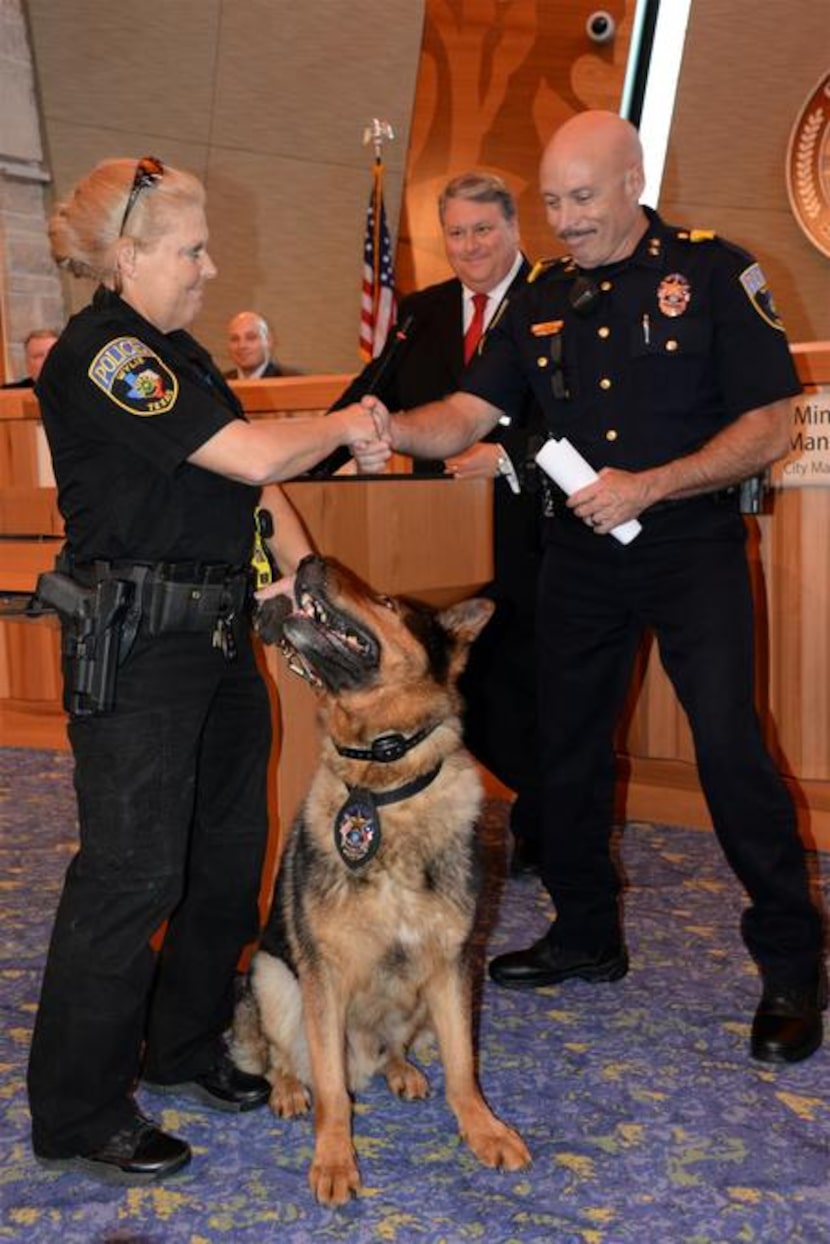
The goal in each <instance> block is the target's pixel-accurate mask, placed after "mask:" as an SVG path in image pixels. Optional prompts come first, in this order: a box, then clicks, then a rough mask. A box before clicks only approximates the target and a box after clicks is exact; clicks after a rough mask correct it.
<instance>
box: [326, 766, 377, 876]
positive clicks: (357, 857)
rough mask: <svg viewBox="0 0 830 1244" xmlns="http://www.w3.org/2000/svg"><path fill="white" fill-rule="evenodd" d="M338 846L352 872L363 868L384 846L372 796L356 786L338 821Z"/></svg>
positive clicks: (335, 842) (335, 829) (338, 816)
mask: <svg viewBox="0 0 830 1244" xmlns="http://www.w3.org/2000/svg"><path fill="white" fill-rule="evenodd" d="M334 845H335V846H336V847H337V850H338V853H339V855H340V858H341V859H342V860H343V863H344V864H348V866H349V868H362V866H363V865H364V864H368V862H369V860H370V859H371V858H372V857H373V856H374V855H375V854H376V853H377V849H378V847H379V846H380V819H379V817H378V811H377V805H376V804H375V800H374V798H373V796H372V792H371V791H369V790H366V789H365V788H364V787H362V786H355V787H354V788H353V789H352V790H351V791H350V792H349V797H348V799H347V800H346V802H345V803H344V804H343V806H342V808H341V809H340V811H339V812H338V813H337V816H336V817H335V820H334Z"/></svg>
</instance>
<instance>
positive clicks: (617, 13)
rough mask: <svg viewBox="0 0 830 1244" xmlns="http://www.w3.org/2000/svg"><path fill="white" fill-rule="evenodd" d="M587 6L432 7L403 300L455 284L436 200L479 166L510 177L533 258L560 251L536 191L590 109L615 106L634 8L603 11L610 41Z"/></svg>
mask: <svg viewBox="0 0 830 1244" xmlns="http://www.w3.org/2000/svg"><path fill="white" fill-rule="evenodd" d="M597 7H600V6H597V5H595V4H590V3H587V2H586V0H426V19H425V26H424V41H423V49H422V52H421V61H420V65H419V69H418V81H417V87H416V92H415V107H414V114H413V117H412V132H411V139H410V149H409V155H408V159H407V164H406V179H405V187H404V202H403V210H402V215H401V224H400V235H399V240H398V249H397V256H396V272H397V278H398V282H399V284H400V286H401V288H402V289H403V290H405V291H408V290H411V289H414V288H417V287H420V286H423V285H428V284H430V283H432V282H433V281H438V280H445V279H446V277H447V276H449V275H451V272H450V269H449V268H448V266H447V262H446V259H445V257H444V247H443V243H442V240H441V231H440V228H439V224H438V215H437V208H436V203H437V198H438V194H439V193H440V191H441V189H442V188H443V186H444V184H445V183H446V182H447V181H448V179H449V178H450V177H453V176H456V175H457V174H458V173H463V172H466V171H467V170H469V169H472V168H480V169H485V170H487V171H489V172H493V173H498V174H499V175H500V176H502V177H504V179H505V181H506V182H507V183H508V185H509V186H510V188H511V190H512V191H513V193H514V194H515V195H516V199H517V202H518V205H519V217H520V223H521V229H522V239H523V243H524V247H525V250H526V251H527V253H528V254H529V255H530V256H531V258H538V257H540V256H541V255H549V254H554V253H556V249H557V248H556V245H555V244H554V242H553V241H552V239H551V235H550V232H549V230H548V228H547V225H546V223H545V219H544V213H543V211H542V206H541V201H540V197H539V192H538V165H539V157H540V155H541V151H542V148H543V146H544V144H545V143H546V142H547V140H548V138H549V137H550V136H551V134H552V133H553V131H554V130H555V129H556V128H557V126H559V125H561V123H562V122H563V121H565V120H567V119H568V117H570V116H573V114H574V113H576V112H580V111H582V110H583V109H585V108H610V109H611V110H612V111H616V110H618V109H619V106H620V99H621V95H622V86H623V80H624V76H625V64H626V58H627V55H628V46H629V40H630V34H631V24H632V21H633V15H634V0H611V2H610V3H608V4H604V5H602V6H601V7H602V8H604V9H606V10H607V11H608V12H609V13H610V14H611V15H612V16H613V17H614V19H615V21H616V23H617V35H616V37H615V39H614V40H613V42H611V43H608V44H602V45H600V44H595V43H592V42H591V41H590V39H589V38H588V35H587V33H586V30H585V25H586V21H587V19H588V16H589V14H590V13H592V12H594V11H595V10H596V9H597Z"/></svg>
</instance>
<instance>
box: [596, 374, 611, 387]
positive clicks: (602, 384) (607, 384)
mask: <svg viewBox="0 0 830 1244" xmlns="http://www.w3.org/2000/svg"><path fill="white" fill-rule="evenodd" d="M612 383H613V381H611V380H609V379H608V377H607V376H603V377H602V380H600V382H599V387H600V388H601V389H610V388H611V385H612Z"/></svg>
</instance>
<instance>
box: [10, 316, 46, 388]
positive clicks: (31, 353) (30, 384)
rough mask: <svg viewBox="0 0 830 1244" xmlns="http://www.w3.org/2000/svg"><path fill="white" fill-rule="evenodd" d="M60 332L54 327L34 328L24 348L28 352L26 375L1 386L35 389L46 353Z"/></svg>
mask: <svg viewBox="0 0 830 1244" xmlns="http://www.w3.org/2000/svg"><path fill="white" fill-rule="evenodd" d="M59 336H60V333H57V332H55V330H54V328H33V329H32V331H31V332H30V333H28V334H27V335H26V338H25V340H24V342H23V349H24V351H25V354H26V375H25V376H24V377H23V379H22V380H10V381H9V382H8V383H7V384H4V385H2V386H0V387H2V388H4V389H33V388H34V387H35V381H36V380H37V378H38V376H39V375H40V369H41V367H42V366H43V363H44V360H45V358H46V355H47V354H48V353H49V351H50V350H51V349H52V346H53V345H54V344H55V342H56V341H57V339H58V337H59Z"/></svg>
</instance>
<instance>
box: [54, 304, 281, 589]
mask: <svg viewBox="0 0 830 1244" xmlns="http://www.w3.org/2000/svg"><path fill="white" fill-rule="evenodd" d="M36 394H37V396H38V399H39V401H40V406H41V415H42V418H43V424H44V428H45V430H46V435H47V438H48V441H49V447H50V450H51V453H52V462H53V467H54V471H55V476H56V480H57V484H58V503H59V506H60V509H61V513H62V514H63V517H64V520H65V524H66V533H67V543H68V546H69V550H70V552H71V553H72V555H73V556H74V557H75V558H76V559H77V560H78V561H89V560H93V559H98V558H100V559H106V560H134V561H147V562H161V561H165V562H189V561H199V562H214V563H216V562H225V563H228V564H229V565H232V566H240V567H241V566H244V565H245V564H246V563H247V562H248V560H249V557H250V552H251V547H252V541H253V516H254V509H255V506H256V503H257V500H258V498H259V489H258V488H253V487H250V486H248V485H245V484H241V483H237V482H235V481H233V480H229V479H226V478H225V477H224V476H221V475H218V474H215V473H214V472H212V471H206V470H203V469H201V468H199V467H196V466H193V465H191V464H190V463H189V462H188V461H187V458H188V457H189V456H190V455H191V454H192V453H194V452H195V451H196V450H197V449H198V448H199V447H200V446H201V445H203V444H205V442H206V441H208V440H209V439H210V438H211V437H212V436H214V435H215V434H216V433H217V432H219V431H220V430H221V429H222V428H223V427H225V426H226V425H227V424H229V423H230V422H231V421H232V420H233V419H238V418H244V414H243V412H242V408H241V406H240V405H239V403H238V401H237V399H236V398H235V396H234V395H233V393H232V392H231V390H230V389H229V388H228V386H227V384H226V383H225V381H224V380H223V378H222V376H221V374H220V372H219V371H218V370H217V368H216V367H215V365H214V363H213V361H212V359H211V357H210V355H209V354H208V353H207V351H206V350H204V348H203V347H202V346H200V345H199V344H198V342H196V341H195V340H194V338H193V337H191V336H190V334H189V333H186V332H184V331H182V330H177V331H175V332H172V333H162V332H160V331H159V330H158V329H156V328H155V327H154V326H153V325H152V324H150V323H149V321H147V320H145V319H144V318H143V316H141V315H139V314H138V312H136V311H135V310H133V308H132V307H130V306H129V305H128V304H127V303H125V302H124V301H123V300H122V299H121V298H119V297H118V295H117V294H115V293H113V292H112V291H110V290H107V289H104V288H100V289H98V290H97V291H96V293H95V295H94V297H93V300H92V302H91V304H90V305H89V306H88V307H86V308H84V310H83V311H81V312H79V313H78V314H77V315H75V316H73V317H72V319H71V320H70V321H69V323H68V325H67V327H66V328H65V329H64V332H63V333H62V334H61V337H60V339H59V340H58V342H57V343H56V344H55V346H54V347H53V348H52V350H51V351H50V352H49V355H48V357H47V359H46V361H45V363H44V367H43V370H42V372H41V374H40V378H39V381H38V384H37V386H36Z"/></svg>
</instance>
